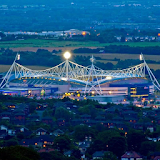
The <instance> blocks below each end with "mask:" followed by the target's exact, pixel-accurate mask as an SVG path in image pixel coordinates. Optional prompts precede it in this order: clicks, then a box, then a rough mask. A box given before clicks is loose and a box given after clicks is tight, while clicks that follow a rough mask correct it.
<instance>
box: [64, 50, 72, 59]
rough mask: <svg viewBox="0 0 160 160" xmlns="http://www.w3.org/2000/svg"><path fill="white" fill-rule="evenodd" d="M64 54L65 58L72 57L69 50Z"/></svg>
mask: <svg viewBox="0 0 160 160" xmlns="http://www.w3.org/2000/svg"><path fill="white" fill-rule="evenodd" d="M63 56H64V58H65V59H69V58H70V57H71V53H70V52H68V51H67V52H65V53H64V55H63Z"/></svg>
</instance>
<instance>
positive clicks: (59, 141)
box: [54, 135, 71, 153]
mask: <svg viewBox="0 0 160 160" xmlns="http://www.w3.org/2000/svg"><path fill="white" fill-rule="evenodd" d="M54 147H55V148H56V149H58V150H60V152H61V153H63V152H64V151H65V150H69V149H70V148H71V140H70V139H69V137H68V136H66V135H61V136H58V137H56V138H55V140H54Z"/></svg>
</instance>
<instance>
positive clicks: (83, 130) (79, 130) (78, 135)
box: [74, 125, 96, 141]
mask: <svg viewBox="0 0 160 160" xmlns="http://www.w3.org/2000/svg"><path fill="white" fill-rule="evenodd" d="M95 132H96V131H95V130H94V129H93V128H91V127H88V126H86V125H78V126H76V127H75V132H74V138H75V139H76V140H78V141H84V139H85V136H91V137H92V138H94V137H95V134H96V133H95Z"/></svg>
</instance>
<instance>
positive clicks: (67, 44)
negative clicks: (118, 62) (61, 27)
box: [0, 39, 160, 51]
mask: <svg viewBox="0 0 160 160" xmlns="http://www.w3.org/2000/svg"><path fill="white" fill-rule="evenodd" d="M108 45H129V46H131V47H146V46H160V42H116V43H99V42H98V41H59V40H49V39H27V40H16V41H0V48H11V49H12V48H13V49H15V50H16V51H18V50H21V49H22V50H23V51H24V50H25V49H26V50H28V49H29V50H30V51H31V49H33V50H35V49H34V48H39V47H40V48H45V49H50V47H51V48H62V49H63V48H65V49H67V48H69V50H71V49H72V48H79V47H91V48H92V47H94V48H97V47H105V46H108Z"/></svg>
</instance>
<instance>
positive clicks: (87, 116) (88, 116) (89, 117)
mask: <svg viewBox="0 0 160 160" xmlns="http://www.w3.org/2000/svg"><path fill="white" fill-rule="evenodd" d="M80 119H81V120H82V121H83V122H84V123H85V122H87V121H89V120H90V119H91V115H88V114H84V115H81V116H80Z"/></svg>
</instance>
